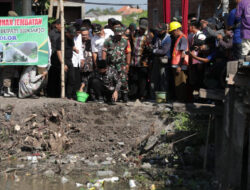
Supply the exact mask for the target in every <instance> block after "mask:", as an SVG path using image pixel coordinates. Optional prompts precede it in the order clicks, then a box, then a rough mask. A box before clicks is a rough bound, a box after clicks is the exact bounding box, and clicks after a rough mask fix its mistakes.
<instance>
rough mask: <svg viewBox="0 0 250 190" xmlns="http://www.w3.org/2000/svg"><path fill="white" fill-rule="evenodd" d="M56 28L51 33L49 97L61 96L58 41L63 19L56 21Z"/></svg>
mask: <svg viewBox="0 0 250 190" xmlns="http://www.w3.org/2000/svg"><path fill="white" fill-rule="evenodd" d="M54 25H55V28H54V29H52V30H51V32H50V33H49V38H50V41H51V48H52V55H51V67H50V70H49V74H48V86H47V93H48V96H49V97H53V98H59V97H60V96H61V85H60V84H61V62H60V60H59V59H58V56H57V41H58V40H59V41H60V40H61V21H60V20H59V19H57V20H56V21H55V22H54Z"/></svg>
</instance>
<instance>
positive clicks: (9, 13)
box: [8, 11, 18, 16]
mask: <svg viewBox="0 0 250 190" xmlns="http://www.w3.org/2000/svg"><path fill="white" fill-rule="evenodd" d="M8 16H18V14H17V13H16V12H15V11H9V12H8Z"/></svg>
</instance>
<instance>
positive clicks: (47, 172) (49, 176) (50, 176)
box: [43, 169, 55, 178]
mask: <svg viewBox="0 0 250 190" xmlns="http://www.w3.org/2000/svg"><path fill="white" fill-rule="evenodd" d="M43 175H44V176H45V177H48V178H53V177H54V176H55V172H54V171H53V170H51V169H49V170H47V171H45V172H44V173H43Z"/></svg>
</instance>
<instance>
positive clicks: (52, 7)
mask: <svg viewBox="0 0 250 190" xmlns="http://www.w3.org/2000/svg"><path fill="white" fill-rule="evenodd" d="M53 9H54V0H50V6H49V15H48V16H49V18H52V17H53Z"/></svg>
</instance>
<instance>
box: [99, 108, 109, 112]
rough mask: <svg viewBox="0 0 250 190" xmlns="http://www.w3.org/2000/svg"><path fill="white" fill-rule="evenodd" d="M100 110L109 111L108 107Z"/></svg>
mask: <svg viewBox="0 0 250 190" xmlns="http://www.w3.org/2000/svg"><path fill="white" fill-rule="evenodd" d="M100 111H103V112H106V111H108V108H101V109H100Z"/></svg>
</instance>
